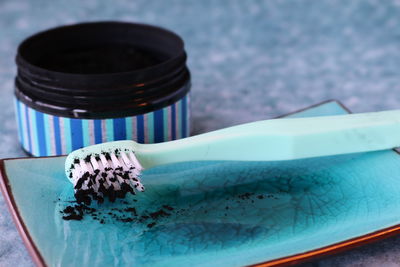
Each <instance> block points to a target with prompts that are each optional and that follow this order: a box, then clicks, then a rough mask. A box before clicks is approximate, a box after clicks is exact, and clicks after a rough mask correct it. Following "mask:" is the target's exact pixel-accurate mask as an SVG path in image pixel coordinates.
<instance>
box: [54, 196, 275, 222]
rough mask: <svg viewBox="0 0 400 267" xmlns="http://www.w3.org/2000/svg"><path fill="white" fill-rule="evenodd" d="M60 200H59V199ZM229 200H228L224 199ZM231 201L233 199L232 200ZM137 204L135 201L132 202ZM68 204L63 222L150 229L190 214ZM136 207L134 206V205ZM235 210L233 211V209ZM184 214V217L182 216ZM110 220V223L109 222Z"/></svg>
mask: <svg viewBox="0 0 400 267" xmlns="http://www.w3.org/2000/svg"><path fill="white" fill-rule="evenodd" d="M236 197H237V198H239V200H236V201H235V202H236V203H242V202H251V203H254V201H257V200H262V199H264V198H270V199H278V198H277V197H276V196H274V195H262V194H259V195H257V196H256V195H255V193H250V192H247V193H243V194H239V195H237V196H236ZM59 200H60V199H59ZM226 200H229V198H226ZM232 200H233V199H232ZM133 201H134V202H137V199H134V200H133ZM65 202H67V203H70V204H69V205H68V206H67V207H66V208H65V209H64V210H62V211H60V212H61V213H62V218H63V219H64V220H77V221H80V220H82V219H83V218H84V217H85V216H90V217H91V218H92V219H94V220H97V221H99V223H101V224H106V223H107V222H112V221H114V220H116V221H119V222H123V223H132V222H136V223H144V224H146V225H147V227H148V228H152V227H154V226H155V225H156V224H157V221H158V220H160V219H162V218H166V217H169V216H171V215H172V214H175V215H176V214H180V216H187V213H189V212H191V206H190V205H189V208H180V209H177V208H174V207H172V206H170V205H166V204H164V205H162V206H161V207H159V208H158V209H155V210H145V211H142V212H140V214H138V211H137V210H136V208H135V207H134V206H132V205H129V203H128V202H127V201H125V200H121V203H122V204H125V205H129V206H125V207H123V208H117V207H114V208H111V209H109V210H106V211H101V210H97V209H96V208H93V207H90V206H89V204H90V203H89V204H87V203H85V202H83V203H82V202H77V201H65ZM135 205H136V204H135ZM199 208H200V209H204V210H203V213H204V214H207V213H208V211H209V210H207V207H206V208H204V207H203V206H200V207H199ZM225 210H226V211H227V213H224V216H225V217H226V216H228V213H229V210H230V206H225ZM233 210H235V209H233ZM184 214H185V215H184ZM110 220H111V221H110Z"/></svg>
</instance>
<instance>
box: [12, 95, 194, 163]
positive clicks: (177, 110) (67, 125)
mask: <svg viewBox="0 0 400 267" xmlns="http://www.w3.org/2000/svg"><path fill="white" fill-rule="evenodd" d="M15 109H16V117H17V124H18V129H19V135H18V136H19V140H20V143H21V145H22V147H23V148H24V149H25V150H26V151H27V152H29V153H30V154H32V155H34V156H54V155H65V154H68V153H70V152H71V151H73V150H75V149H78V148H81V147H84V146H88V145H94V144H99V143H102V142H109V141H116V140H135V141H137V142H139V143H159V142H164V141H170V140H175V139H179V138H183V137H187V136H189V135H190V133H189V129H190V125H189V124H190V118H189V117H190V114H189V110H188V109H189V94H187V95H186V96H185V97H183V98H182V99H181V100H179V101H177V102H175V103H174V104H172V105H170V106H168V107H165V108H162V109H159V110H156V111H153V112H149V113H146V114H142V115H137V116H132V117H124V118H114V119H74V118H65V117H59V116H54V115H50V114H46V113H43V112H39V111H36V110H35V109H32V108H30V107H28V106H27V105H26V104H24V103H22V102H21V101H19V100H18V99H16V100H15Z"/></svg>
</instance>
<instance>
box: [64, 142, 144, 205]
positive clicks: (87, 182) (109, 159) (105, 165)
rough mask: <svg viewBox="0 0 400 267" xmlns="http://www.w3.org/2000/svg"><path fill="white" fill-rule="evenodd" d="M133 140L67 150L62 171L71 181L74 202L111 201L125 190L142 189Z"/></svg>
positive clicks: (128, 191)
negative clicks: (63, 170) (71, 150)
mask: <svg viewBox="0 0 400 267" xmlns="http://www.w3.org/2000/svg"><path fill="white" fill-rule="evenodd" d="M132 145H134V142H133V141H117V142H110V143H105V144H99V145H94V146H89V147H85V148H82V149H79V150H75V151H73V152H71V153H70V154H69V155H68V157H67V159H66V161H65V173H66V175H67V177H68V179H69V180H70V181H71V182H72V184H73V186H74V191H75V198H76V200H77V202H78V203H85V204H86V205H89V204H90V203H91V201H92V200H96V201H97V202H99V203H102V202H103V201H104V199H107V198H108V199H109V200H110V201H111V202H114V201H115V200H116V198H124V197H125V195H126V194H127V193H131V194H135V193H136V191H141V192H143V191H144V187H143V185H142V183H141V182H140V175H141V171H142V170H143V167H142V166H141V164H140V163H139V161H138V160H137V158H136V156H135V152H134V149H133V148H134V146H132Z"/></svg>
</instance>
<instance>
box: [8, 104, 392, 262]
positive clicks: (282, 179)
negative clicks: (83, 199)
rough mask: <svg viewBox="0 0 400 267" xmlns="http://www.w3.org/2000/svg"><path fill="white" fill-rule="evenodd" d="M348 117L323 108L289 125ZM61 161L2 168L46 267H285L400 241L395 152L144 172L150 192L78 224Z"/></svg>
mask: <svg viewBox="0 0 400 267" xmlns="http://www.w3.org/2000/svg"><path fill="white" fill-rule="evenodd" d="M343 113H346V111H345V109H344V108H343V107H342V106H341V105H339V104H338V103H336V102H327V103H324V104H321V105H318V106H316V107H313V108H310V109H307V110H304V111H301V112H298V113H295V114H292V115H290V116H292V117H299V116H316V115H331V114H343ZM64 159H65V158H64V157H53V158H28V159H8V160H4V161H2V162H1V168H2V169H1V173H2V183H3V184H2V189H3V194H4V195H5V198H6V200H7V201H8V203H9V205H10V209H11V211H12V213H13V215H14V218H15V220H16V223H17V225H18V227H19V229H20V231H21V234H22V236H23V237H24V240H25V242H26V244H27V247H28V248H29V250H30V251H31V253H32V255H33V257H34V259H35V261H36V262H37V263H38V264H39V265H49V266H112V265H113V266H189V265H191V266H243V265H253V264H260V263H262V264H263V265H265V266H269V265H279V264H290V263H296V262H299V261H303V260H306V259H310V258H312V257H314V256H320V255H324V254H327V253H331V252H335V251H338V250H340V249H346V248H349V247H352V246H354V245H359V244H362V243H364V242H366V241H371V240H375V239H378V238H381V237H384V236H387V235H389V234H392V233H395V232H397V231H398V230H399V227H398V226H397V225H398V224H399V223H400V197H399V196H400V157H399V155H398V154H396V153H395V152H394V151H391V150H389V151H381V152H373V153H362V154H352V155H346V156H336V157H326V158H316V159H307V160H296V161H286V162H250V163H244V162H203V163H200V162H195V163H190V164H188V163H187V164H176V165H170V166H164V167H158V168H154V169H151V170H148V171H146V172H145V174H144V175H143V182H144V183H145V184H146V188H147V191H146V192H145V193H142V194H139V195H137V196H129V197H128V198H127V199H125V200H124V201H119V202H117V203H105V204H104V205H101V206H93V208H94V210H85V216H84V218H83V219H82V220H80V221H74V220H69V221H68V220H63V219H62V216H63V215H64V216H65V214H63V213H60V211H62V210H64V209H65V208H66V207H67V206H69V205H73V203H72V202H70V201H72V200H73V197H72V193H73V190H72V187H71V185H70V184H69V182H68V181H67V179H66V178H65V177H64V171H63V164H64Z"/></svg>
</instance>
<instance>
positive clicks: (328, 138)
mask: <svg viewBox="0 0 400 267" xmlns="http://www.w3.org/2000/svg"><path fill="white" fill-rule="evenodd" d="M397 146H400V110H393V111H383V112H374V113H360V114H350V115H339V116H327V117H313V118H295V119H275V120H266V121H259V122H253V123H248V124H243V125H238V126H233V127H229V128H225V129H222V130H217V131H213V132H209V133H205V134H201V135H197V136H193V137H189V138H185V139H181V140H176V141H171V142H166V143H159V144H144V145H143V144H135V150H136V151H137V152H138V153H136V155H137V157H138V159H139V161H140V162H141V163H142V164H143V166H144V167H145V168H148V167H152V166H155V165H161V164H167V163H174V162H183V161H198V160H246V161H265V160H267V161H272V160H290V159H300V158H308V157H318V156H329V155H337V154H346V153H357V152H365V151H375V150H383V149H390V148H394V147H397Z"/></svg>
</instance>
